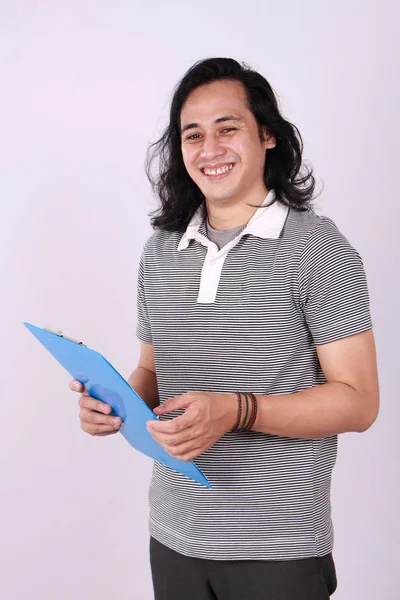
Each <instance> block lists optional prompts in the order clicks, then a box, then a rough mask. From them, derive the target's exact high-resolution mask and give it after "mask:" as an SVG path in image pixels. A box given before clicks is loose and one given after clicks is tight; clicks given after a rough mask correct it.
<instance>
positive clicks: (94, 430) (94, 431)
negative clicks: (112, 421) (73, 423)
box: [81, 421, 118, 435]
mask: <svg viewBox="0 0 400 600" xmlns="http://www.w3.org/2000/svg"><path fill="white" fill-rule="evenodd" d="M81 426H82V429H83V431H85V432H86V433H90V435H100V434H102V433H111V432H113V431H118V430H116V429H115V427H114V425H99V424H97V423H87V422H86V421H83V422H82V424H81Z"/></svg>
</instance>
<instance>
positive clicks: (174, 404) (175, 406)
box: [154, 394, 195, 415]
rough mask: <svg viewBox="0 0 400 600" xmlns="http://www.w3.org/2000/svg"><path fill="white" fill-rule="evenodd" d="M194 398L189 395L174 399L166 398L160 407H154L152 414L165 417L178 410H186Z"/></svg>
mask: <svg viewBox="0 0 400 600" xmlns="http://www.w3.org/2000/svg"><path fill="white" fill-rule="evenodd" d="M194 400H195V398H193V396H190V394H182V395H181V396H175V398H168V400H165V402H163V403H162V404H161V405H160V406H156V408H155V409H154V412H155V414H156V415H165V414H167V413H170V412H174V411H175V410H179V409H180V408H187V407H188V406H189V404H191V403H192V402H193V401H194Z"/></svg>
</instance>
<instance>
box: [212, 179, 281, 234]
mask: <svg viewBox="0 0 400 600" xmlns="http://www.w3.org/2000/svg"><path fill="white" fill-rule="evenodd" d="M268 192H269V190H267V189H265V188H264V190H261V191H260V192H258V194H253V195H252V196H251V198H250V197H249V196H247V197H246V200H240V201H237V200H236V201H229V200H228V201H227V202H226V203H225V202H224V201H221V203H219V202H213V201H210V200H208V199H207V198H206V200H205V203H206V208H207V218H208V223H209V224H210V225H211V227H212V228H213V229H217V230H219V231H224V230H228V229H235V227H239V226H240V225H247V223H248V222H249V221H250V219H251V218H252V216H253V215H254V213H255V212H256V210H257V208H258V207H259V206H260V205H261V204H263V202H264V200H265V197H266V196H267V194H268ZM249 204H252V205H253V206H249Z"/></svg>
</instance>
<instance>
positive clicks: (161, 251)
mask: <svg viewBox="0 0 400 600" xmlns="http://www.w3.org/2000/svg"><path fill="white" fill-rule="evenodd" d="M182 235H183V233H182V232H179V231H165V230H163V229H156V230H155V231H153V233H152V234H151V235H150V236H149V237H148V238H147V240H146V242H145V244H144V249H143V253H144V255H145V256H153V257H158V258H160V257H162V256H165V255H166V254H168V253H171V252H174V251H176V250H177V247H178V244H179V242H180V240H181V238H182Z"/></svg>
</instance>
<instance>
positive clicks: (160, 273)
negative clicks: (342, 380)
mask: <svg viewBox="0 0 400 600" xmlns="http://www.w3.org/2000/svg"><path fill="white" fill-rule="evenodd" d="M270 202H273V203H272V204H270ZM266 203H268V204H270V205H269V206H261V207H259V208H258V209H257V210H256V212H255V213H254V215H253V217H252V218H251V220H250V221H249V222H248V224H247V225H246V227H245V228H244V229H242V230H241V231H240V233H239V234H238V235H237V236H236V237H235V238H234V239H232V240H231V241H229V242H228V243H227V244H226V245H224V246H223V247H222V248H221V249H220V250H219V249H218V247H217V245H216V244H214V243H213V242H212V241H211V240H209V239H208V238H207V235H206V233H207V230H206V220H205V211H204V205H203V206H202V207H200V208H199V210H198V211H197V213H196V214H195V215H194V217H193V219H192V221H191V222H190V223H189V225H188V227H187V230H186V231H185V232H184V233H182V232H180V233H179V232H173V233H171V232H167V231H162V230H156V231H155V232H154V233H153V234H152V235H151V237H150V238H149V239H148V240H147V242H146V244H145V246H144V250H143V253H142V256H141V260H140V265H139V275H138V324H137V336H138V338H139V339H140V340H141V341H143V342H146V343H152V344H153V346H154V357H155V365H156V373H157V382H158V388H159V395H160V402H161V403H162V402H164V401H165V400H167V399H168V398H172V397H174V396H178V395H180V394H183V393H185V392H187V391H189V390H190V391H200V390H204V391H213V392H221V393H231V392H232V391H236V390H239V391H251V392H253V393H255V394H256V395H260V394H262V395H264V394H268V395H271V396H273V395H274V394H291V393H294V392H298V391H301V390H304V389H307V388H311V387H313V386H317V385H320V384H323V383H325V382H326V378H325V376H324V373H323V371H322V369H321V366H320V363H319V361H318V356H317V352H316V344H326V343H329V342H333V341H335V340H338V339H340V338H343V337H346V336H349V335H353V334H356V333H359V332H361V331H365V330H367V329H370V328H371V327H372V322H371V316H370V306H369V295H368V288H367V282H366V277H365V272H364V268H363V263H362V259H361V257H360V255H359V253H358V252H357V250H355V249H354V248H353V247H352V245H351V244H350V243H349V241H348V240H347V239H346V237H345V236H344V235H343V234H342V233H340V231H339V230H338V228H337V227H336V225H335V223H334V222H333V221H332V220H331V219H330V218H328V217H326V216H320V215H317V214H316V213H315V212H313V211H312V210H308V211H298V210H296V209H293V208H288V207H287V206H285V205H284V204H282V203H281V202H279V201H277V200H276V199H275V195H274V192H273V190H271V191H270V192H269V194H268V195H267V198H266ZM181 412H182V411H175V412H174V413H170V414H169V415H165V416H163V417H162V418H166V419H167V418H174V417H175V416H177V415H178V414H181ZM336 452H337V436H336V435H333V436H329V437H325V438H315V439H297V438H290V437H283V436H277V435H269V434H266V433H260V432H254V431H250V432H241V433H233V432H228V433H226V434H225V435H224V436H223V437H222V438H221V439H220V440H219V441H218V442H217V443H216V444H215V445H214V446H212V447H211V448H210V449H208V450H207V451H206V452H204V453H203V454H201V455H200V456H199V457H197V458H196V459H195V460H194V462H195V463H196V465H197V466H198V467H199V468H200V469H201V470H202V471H203V473H204V475H205V476H206V477H207V479H208V480H209V481H210V483H211V484H212V489H207V488H205V487H203V486H201V485H200V484H198V483H196V482H193V481H192V480H190V479H188V478H186V477H185V476H183V475H180V474H178V473H175V472H174V471H172V470H171V469H169V468H168V467H165V466H163V465H162V464H160V463H157V462H155V463H154V467H153V474H152V480H151V484H150V491H149V499H150V534H151V535H152V536H153V537H154V538H156V539H157V540H158V541H159V542H161V543H162V544H164V545H166V546H168V547H169V548H172V549H173V550H175V551H177V552H180V553H181V554H184V555H187V556H193V557H199V558H207V559H215V560H229V559H231V560H244V559H271V560H289V559H298V558H306V557H312V556H323V555H324V554H327V553H329V552H330V551H331V550H332V547H333V528H332V521H331V511H330V486H331V472H332V469H333V466H334V464H335V460H336Z"/></svg>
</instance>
